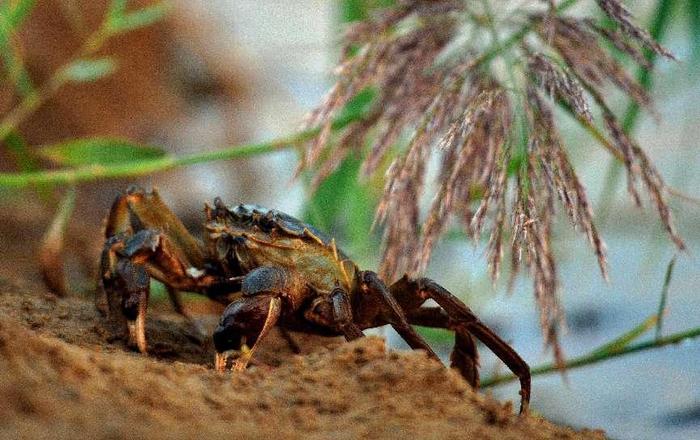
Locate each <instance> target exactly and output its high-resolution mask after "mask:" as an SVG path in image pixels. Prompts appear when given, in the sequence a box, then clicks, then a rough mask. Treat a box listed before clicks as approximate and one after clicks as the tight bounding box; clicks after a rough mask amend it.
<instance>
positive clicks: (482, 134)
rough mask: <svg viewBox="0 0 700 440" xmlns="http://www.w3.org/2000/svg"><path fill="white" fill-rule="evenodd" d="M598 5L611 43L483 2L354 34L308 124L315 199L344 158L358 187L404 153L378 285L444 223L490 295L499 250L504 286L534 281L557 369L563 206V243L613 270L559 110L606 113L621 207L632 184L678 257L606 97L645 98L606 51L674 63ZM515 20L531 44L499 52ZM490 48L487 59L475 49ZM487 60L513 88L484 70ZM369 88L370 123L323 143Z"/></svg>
mask: <svg viewBox="0 0 700 440" xmlns="http://www.w3.org/2000/svg"><path fill="white" fill-rule="evenodd" d="M597 2H598V4H599V6H600V7H601V9H602V10H603V11H604V12H605V13H606V14H607V15H608V16H609V17H610V18H611V19H612V21H613V22H614V23H616V26H617V27H616V28H615V29H608V28H605V27H603V26H602V25H599V24H597V23H596V22H595V21H594V20H592V19H590V18H586V17H570V16H564V15H563V14H561V13H558V12H557V10H556V5H555V2H552V1H546V2H541V3H542V4H541V5H539V6H541V7H540V8H539V9H534V10H532V9H528V10H517V9H516V10H511V11H505V12H504V15H505V18H503V19H500V20H498V19H497V17H493V16H492V15H491V11H490V8H488V7H484V5H488V0H484V1H483V2H463V1H404V2H401V3H400V5H399V6H397V7H395V8H392V9H389V10H386V11H385V12H383V13H381V14H379V15H377V16H376V17H374V18H373V19H371V20H368V21H365V22H359V23H356V24H354V25H352V26H351V27H350V28H349V29H348V31H347V33H346V35H345V48H344V51H343V58H342V61H341V63H340V65H339V67H338V68H337V72H336V73H337V75H338V80H337V82H336V84H335V85H334V87H333V88H332V89H331V91H330V92H329V94H328V95H327V97H326V99H325V100H324V102H323V103H322V105H321V106H319V107H318V108H317V109H316V110H315V111H314V112H313V113H312V114H311V115H310V116H309V118H308V121H307V123H308V125H309V126H314V125H317V124H320V125H321V126H322V127H323V129H322V130H321V133H320V135H319V136H318V137H317V138H316V139H315V140H314V142H313V144H312V145H311V146H310V147H309V149H308V151H307V154H306V157H305V166H307V167H309V166H316V167H317V169H319V170H320V171H319V172H318V173H317V175H316V180H315V182H316V183H318V182H320V181H321V180H322V179H323V178H325V177H326V176H327V175H329V174H330V173H332V172H333V170H334V169H335V168H336V167H337V166H338V165H339V164H340V163H341V162H342V160H343V158H345V157H346V156H347V155H348V154H350V153H351V152H360V153H364V163H363V168H362V171H363V173H364V174H365V175H368V174H371V173H374V172H375V171H377V170H380V169H381V168H382V164H383V163H386V159H387V157H389V155H390V154H392V153H390V151H391V150H392V149H394V148H395V146H396V145H397V144H399V145H404V148H403V149H402V150H401V151H400V153H399V154H397V155H396V156H394V157H393V159H392V162H391V165H390V166H389V167H388V169H387V170H386V186H385V190H384V194H383V197H382V198H381V200H380V202H379V206H378V208H377V213H376V222H378V223H380V224H382V225H383V226H384V230H383V231H384V245H385V246H384V255H383V259H382V267H381V273H382V275H383V276H384V277H385V278H386V279H388V280H393V279H396V278H397V277H399V276H401V275H402V274H403V273H405V272H407V273H409V274H411V275H417V274H419V273H421V272H423V271H424V270H425V268H426V266H427V264H428V262H429V259H430V253H431V251H432V249H433V248H434V247H435V244H436V243H437V242H438V240H439V238H440V236H441V234H442V233H443V232H444V231H445V230H446V228H447V227H448V226H449V225H450V221H451V219H453V218H454V219H456V220H457V221H459V222H460V223H461V225H462V227H463V228H464V231H465V232H466V233H467V234H468V235H469V236H471V237H473V238H474V239H475V240H476V239H478V238H479V237H480V236H481V235H482V232H487V233H488V244H487V249H488V263H489V266H490V273H491V276H492V277H493V279H494V280H495V279H496V278H497V277H498V275H499V272H500V268H501V266H502V264H501V263H502V259H503V256H504V247H506V244H507V243H508V241H509V242H510V245H509V247H510V253H511V276H515V274H516V273H517V272H518V270H519V269H520V267H521V265H523V264H524V265H525V266H526V267H527V268H528V269H529V271H530V274H531V277H532V279H533V282H534V292H535V297H536V300H537V304H538V307H539V311H540V322H541V326H542V329H543V333H544V336H545V340H546V342H547V344H548V345H550V346H552V347H553V348H554V354H555V359H556V361H557V363H559V364H560V365H561V363H562V362H563V354H562V352H561V349H560V347H559V342H558V333H559V332H560V328H561V325H562V323H563V316H564V314H563V311H562V310H561V306H560V302H559V300H558V294H559V280H558V274H557V268H556V259H555V257H554V254H553V251H552V246H551V235H552V221H553V218H554V216H555V211H556V206H557V200H558V204H559V205H561V206H562V207H563V210H564V212H565V213H566V216H567V217H568V219H569V221H570V222H571V224H572V225H573V227H574V228H576V229H578V230H580V231H581V232H583V233H584V234H585V236H586V237H587V238H588V241H589V242H590V245H591V247H592V248H593V251H594V253H595V255H596V257H597V259H598V263H599V266H600V269H601V272H602V274H603V276H604V277H605V278H606V279H607V260H606V251H605V244H604V243H603V240H602V238H601V237H600V235H599V234H598V231H597V230H596V227H595V225H594V222H593V212H592V209H591V205H590V202H589V200H588V197H587V195H586V191H585V188H584V185H583V183H582V182H581V181H580V179H579V178H578V176H577V174H576V171H575V170H574V167H573V165H572V164H571V161H570V160H569V157H568V154H567V152H566V149H565V146H564V145H563V142H562V140H561V136H560V135H559V133H558V128H557V124H556V121H555V117H554V114H553V110H552V108H553V106H554V104H556V103H560V104H562V105H563V106H564V107H566V108H568V109H569V110H570V111H571V112H572V113H573V114H574V115H575V116H576V117H577V119H578V120H579V121H580V122H581V123H582V124H589V125H595V124H596V123H600V122H596V120H595V118H594V112H593V111H592V108H591V103H592V104H595V105H596V107H597V108H598V109H599V110H602V114H603V118H602V119H603V121H602V124H603V126H604V127H605V129H606V130H607V132H608V135H609V137H610V141H611V144H612V145H614V146H615V148H617V149H619V152H620V155H621V157H623V158H624V164H625V167H626V169H627V173H628V182H629V185H628V186H629V191H630V194H631V195H632V197H633V199H634V200H635V202H636V203H641V198H640V196H639V190H638V184H637V182H638V181H641V182H642V183H643V186H644V188H645V190H646V192H647V193H648V194H649V196H650V198H651V200H652V201H653V203H654V204H655V205H656V208H657V210H658V212H659V216H660V218H661V220H662V222H663V223H664V225H665V226H666V229H667V231H668V233H669V234H670V236H671V237H672V239H673V241H674V242H675V244H676V245H677V246H678V247H679V248H683V247H684V245H683V242H682V240H681V239H680V238H679V236H678V234H677V233H676V231H675V228H674V226H673V221H672V217H671V213H670V211H669V208H668V205H667V204H666V201H665V198H664V194H665V191H664V189H665V187H664V182H663V179H662V178H661V176H660V175H659V173H658V172H657V171H656V169H655V168H654V166H653V165H652V163H651V161H650V159H649V158H648V157H647V156H646V154H645V153H644V151H643V150H642V149H641V148H640V147H639V146H638V145H637V144H636V143H635V142H634V141H633V140H632V139H631V138H630V137H629V136H628V135H627V134H626V133H624V131H623V130H622V128H621V124H620V122H619V121H618V119H617V117H616V116H615V115H614V114H613V113H612V112H611V111H610V110H609V108H608V106H607V103H606V102H605V99H604V98H603V96H605V95H604V94H603V93H602V90H604V88H605V87H607V86H608V85H614V86H616V87H617V88H618V89H619V90H621V91H622V92H623V93H625V94H626V95H627V96H629V97H630V98H632V99H634V100H635V101H636V102H637V103H639V104H640V105H641V106H642V107H644V108H647V109H652V105H651V99H650V96H649V94H648V93H647V91H646V90H645V89H644V87H642V86H641V85H640V84H639V83H637V82H636V81H635V79H634V78H633V77H632V76H631V75H630V74H629V73H628V72H627V71H626V70H625V69H624V68H623V66H622V64H620V62H618V61H617V60H616V59H615V58H613V56H612V55H611V54H610V53H609V52H608V50H607V49H606V45H605V44H604V42H605V41H608V42H610V43H612V44H613V45H614V46H615V47H617V48H619V49H620V50H621V51H623V52H624V53H626V54H628V55H629V56H630V58H631V59H632V60H633V61H636V62H637V63H638V64H639V65H641V66H642V67H649V63H648V61H647V60H646V58H645V57H644V55H643V51H644V50H651V51H654V52H656V53H658V54H660V55H663V56H665V57H667V58H672V55H671V54H670V53H669V52H668V51H667V50H666V49H664V48H663V47H662V46H661V45H659V44H658V43H657V42H655V41H654V40H653V39H652V38H651V37H650V36H649V34H648V33H647V32H646V31H644V30H643V29H641V28H639V27H637V26H636V25H635V24H634V23H633V22H632V20H631V16H630V14H629V11H627V9H625V7H624V6H623V5H622V4H621V3H620V1H618V0H597ZM479 4H481V5H482V7H479V6H478V5H479ZM523 20H524V21H525V26H526V27H527V29H530V30H531V31H532V32H526V33H525V34H523V37H522V38H521V39H520V40H519V41H516V42H515V44H511V45H510V46H508V47H504V46H501V44H502V41H501V38H500V33H501V32H503V30H508V31H509V32H513V33H508V34H505V37H508V36H509V35H518V34H517V29H518V27H516V26H522V23H523ZM487 32H490V33H491V35H492V37H493V38H492V41H491V42H490V44H491V46H488V45H487V46H484V45H483V42H481V41H480V40H479V38H478V37H477V36H478V35H483V34H485V33H487ZM464 35H467V38H464ZM465 41H466V42H465ZM503 41H506V38H503ZM455 47H457V48H458V50H456V49H455ZM494 49H495V50H498V51H499V54H500V55H501V58H502V59H503V60H504V61H506V63H507V66H506V70H507V71H508V74H504V73H503V69H499V68H498V66H497V65H496V63H491V62H490V58H488V57H486V56H485V54H486V53H488V52H489V51H491V50H494ZM484 60H486V62H484ZM513 60H514V61H513ZM369 87H371V88H372V89H373V90H375V91H376V95H377V96H376V101H375V107H374V109H373V111H372V112H371V114H370V117H369V118H367V119H365V120H363V121H361V122H358V123H356V124H355V125H354V126H351V127H350V128H348V129H347V130H346V132H345V133H344V134H343V135H341V136H339V137H338V138H335V139H333V136H332V131H331V121H332V120H333V117H334V116H336V115H337V114H338V113H339V112H340V111H341V110H342V109H343V108H344V106H345V105H346V104H347V103H348V102H349V100H350V99H351V98H353V97H354V96H356V95H357V94H358V93H359V92H360V91H363V90H365V89H367V88H369ZM591 96H592V97H593V99H592V100H591V99H590V97H591ZM406 138H408V141H407V142H406V143H405V144H404V143H402V140H403V139H406ZM367 145H369V147H368V148H366V146H367ZM394 151H395V150H394ZM434 154H437V155H439V157H440V158H441V160H440V169H439V172H438V178H437V182H436V187H435V188H436V189H435V192H434V194H433V201H432V205H431V207H430V209H429V210H428V212H427V215H426V216H425V220H423V221H421V218H422V217H421V215H420V210H419V199H420V198H421V196H422V195H423V193H424V192H425V190H426V182H425V180H426V169H427V165H428V162H429V160H430V159H431V157H432V156H433V155H434ZM415 237H419V239H417V240H416V239H414V238H415Z"/></svg>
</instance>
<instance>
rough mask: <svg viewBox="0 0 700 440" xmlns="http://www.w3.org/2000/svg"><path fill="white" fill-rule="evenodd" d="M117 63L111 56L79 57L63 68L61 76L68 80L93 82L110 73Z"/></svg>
mask: <svg viewBox="0 0 700 440" xmlns="http://www.w3.org/2000/svg"><path fill="white" fill-rule="evenodd" d="M116 68H117V63H116V62H115V61H114V60H113V59H112V58H110V57H104V58H94V59H77V60H75V61H73V62H71V63H70V64H69V65H68V66H66V67H64V68H63V71H62V72H61V74H60V75H61V76H62V77H63V78H64V79H65V80H67V81H73V82H91V81H96V80H98V79H100V78H103V77H105V76H107V75H110V74H111V73H112V72H114V70H115V69H116Z"/></svg>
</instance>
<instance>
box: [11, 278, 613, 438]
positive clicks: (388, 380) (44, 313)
mask: <svg viewBox="0 0 700 440" xmlns="http://www.w3.org/2000/svg"><path fill="white" fill-rule="evenodd" d="M158 309H159V307H154V308H153V309H152V311H151V313H150V314H149V320H148V338H149V342H150V344H151V354H150V355H149V356H143V355H141V354H139V353H135V352H133V351H130V350H129V349H127V348H126V347H125V346H124V344H123V343H122V342H121V341H120V340H112V338H111V337H110V333H109V332H107V331H106V330H105V327H104V320H103V318H102V317H101V316H100V315H99V314H98V313H97V312H96V311H95V308H94V305H93V304H92V301H90V300H88V299H85V298H79V297H71V298H56V297H55V296H53V295H52V294H50V293H48V292H46V291H45V290H43V289H41V288H38V287H37V286H36V283H29V282H28V283H26V284H25V285H18V283H11V282H8V281H6V280H2V279H0V317H1V318H0V371H2V374H0V396H2V400H1V401H0V438H69V437H70V438H72V437H75V436H76V435H79V436H80V437H85V438H127V437H128V438H134V437H148V438H194V437H197V438H212V437H213V438H219V437H224V436H226V437H229V438H268V439H269V438H275V439H276V438H290V439H294V438H305V439H306V438H311V439H313V438H339V439H342V438H353V439H354V438H402V437H406V436H409V437H410V438H460V439H464V438H484V439H491V438H493V439H523V438H533V439H550V438H552V439H554V438H557V439H564V438H566V439H579V438H580V439H601V438H604V435H603V433H602V431H588V430H585V431H580V432H576V431H573V430H571V429H569V428H566V427H561V426H557V425H554V424H552V423H550V422H548V421H546V420H544V419H542V418H540V417H537V416H534V415H528V416H523V417H518V416H517V415H515V413H514V409H513V405H512V403H510V402H509V403H505V404H503V403H499V402H496V401H495V400H493V399H492V398H490V397H488V396H484V395H482V394H477V393H474V392H473V391H472V390H471V389H470V388H469V386H468V385H467V384H466V383H465V382H464V381H463V380H462V378H461V377H460V376H459V375H458V374H457V373H455V372H453V371H451V370H450V369H448V368H445V367H444V366H442V365H441V364H439V363H437V362H435V361H432V360H429V359H428V358H427V357H426V356H425V355H424V354H423V353H420V352H394V351H388V350H387V349H386V348H385V345H384V341H383V340H382V339H379V338H375V337H368V338H364V339H362V340H359V341H357V342H353V343H345V342H343V341H339V340H337V339H327V338H320V337H308V336H304V335H299V334H294V335H293V336H294V338H295V340H296V341H297V342H298V343H299V345H300V346H301V348H302V352H301V353H300V354H294V353H293V352H292V351H291V349H290V348H289V345H288V344H287V342H286V341H285V340H284V339H283V338H282V337H280V336H279V335H275V336H274V337H271V338H270V339H269V340H267V341H266V344H264V346H263V347H261V350H260V351H259V352H258V353H256V360H257V361H256V363H255V365H253V366H251V367H250V368H249V369H248V370H247V371H245V372H242V373H237V374H231V373H227V374H218V373H216V372H215V371H213V369H212V366H213V365H212V364H213V352H212V349H211V347H210V346H209V345H210V344H209V343H208V341H207V339H208V338H205V339H204V341H202V340H201V339H200V338H199V337H198V335H197V332H196V331H194V329H193V328H191V326H190V325H189V324H188V323H187V322H186V321H184V320H183V319H182V318H180V317H179V316H177V315H174V314H172V313H170V312H168V311H166V310H158ZM160 309H164V306H163V305H161V306H160ZM199 321H200V323H201V324H202V325H205V326H207V327H209V328H210V327H211V326H213V324H214V323H215V322H216V318H215V315H203V316H202V317H201V318H199Z"/></svg>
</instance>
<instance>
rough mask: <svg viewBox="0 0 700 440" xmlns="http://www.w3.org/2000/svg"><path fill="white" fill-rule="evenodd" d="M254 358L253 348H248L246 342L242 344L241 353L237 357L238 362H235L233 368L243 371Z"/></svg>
mask: <svg viewBox="0 0 700 440" xmlns="http://www.w3.org/2000/svg"><path fill="white" fill-rule="evenodd" d="M252 358H253V350H251V349H250V348H248V346H247V345H246V344H243V345H242V346H241V354H240V355H239V356H238V358H237V359H236V362H234V363H233V367H231V370H233V371H243V370H245V369H246V367H248V363H249V362H250V360H251V359H252Z"/></svg>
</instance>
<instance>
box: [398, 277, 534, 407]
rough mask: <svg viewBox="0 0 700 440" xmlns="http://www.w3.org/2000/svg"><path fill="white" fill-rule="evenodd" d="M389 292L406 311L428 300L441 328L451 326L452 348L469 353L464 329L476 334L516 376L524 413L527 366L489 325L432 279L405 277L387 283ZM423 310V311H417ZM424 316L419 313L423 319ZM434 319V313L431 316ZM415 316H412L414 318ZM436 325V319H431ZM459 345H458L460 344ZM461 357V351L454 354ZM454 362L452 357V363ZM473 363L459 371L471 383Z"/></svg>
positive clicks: (528, 391) (476, 380) (528, 369)
mask: <svg viewBox="0 0 700 440" xmlns="http://www.w3.org/2000/svg"><path fill="white" fill-rule="evenodd" d="M391 291H392V294H393V295H394V296H395V297H396V298H397V300H398V301H399V302H400V303H401V304H402V305H404V308H405V309H408V310H409V312H408V314H409V315H411V314H412V313H416V311H417V310H421V309H417V307H420V305H421V304H422V303H423V302H424V301H425V300H427V299H432V300H434V301H435V302H436V303H438V305H439V306H440V307H442V309H443V310H444V311H445V312H446V315H447V318H446V319H445V318H443V319H444V321H443V322H442V323H439V324H441V325H440V326H441V327H443V328H452V329H455V332H456V333H457V335H460V334H461V335H462V336H460V338H461V340H457V342H456V347H455V349H456V350H464V349H465V348H466V351H465V352H464V354H465V355H467V356H469V351H470V350H471V347H469V346H468V345H465V342H466V337H465V336H464V332H465V331H466V332H469V334H471V335H473V336H475V337H477V338H478V339H479V340H480V341H481V342H483V343H484V344H485V345H486V346H487V347H488V348H489V349H490V350H491V351H492V352H493V353H494V354H495V355H496V356H498V357H499V358H500V359H501V360H502V361H503V362H505V364H506V365H507V366H508V368H509V369H510V370H511V371H512V372H513V373H514V374H515V375H516V376H518V379H519V380H520V412H521V413H523V412H526V411H527V409H528V405H529V402H530V367H529V366H528V365H527V363H526V362H525V361H524V360H523V359H522V358H521V357H520V356H519V355H518V353H516V352H515V350H513V349H512V348H511V347H510V346H509V345H508V344H506V343H505V341H503V339H501V338H500V337H498V335H496V334H495V333H494V332H493V331H492V330H491V329H490V328H488V327H487V326H486V325H485V324H484V323H482V322H481V321H480V320H479V318H478V317H477V316H476V315H475V314H474V312H472V311H471V310H470V309H469V307H467V306H466V305H465V304H464V303H463V302H462V301H460V300H459V298H457V297H456V296H454V295H452V294H451V293H450V292H448V291H447V289H445V288H444V287H442V286H440V285H439V284H437V283H436V282H435V281H433V280H431V279H428V278H420V279H418V280H410V279H408V278H406V277H404V278H402V279H400V280H399V281H397V282H396V283H394V284H393V285H392V286H391ZM421 313H425V312H421ZM425 318H426V317H425V316H423V319H425ZM432 318H433V319H435V315H434V316H433V317H432ZM416 320H417V317H415V316H414V321H416ZM434 323H436V324H438V322H434ZM460 344H461V347H460ZM458 356H461V354H458ZM462 360H466V361H467V362H469V360H468V359H467V358H465V357H462V358H457V362H458V364H457V365H456V366H459V362H460V361H462ZM454 362H455V360H454V358H453V363H454ZM472 364H473V366H471V367H470V366H466V369H465V370H461V371H462V374H463V375H465V378H466V379H467V380H472V381H473V382H472V383H474V384H478V379H470V377H473V375H475V374H476V373H474V371H473V370H475V368H476V356H475V355H474V356H473V361H472Z"/></svg>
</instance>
